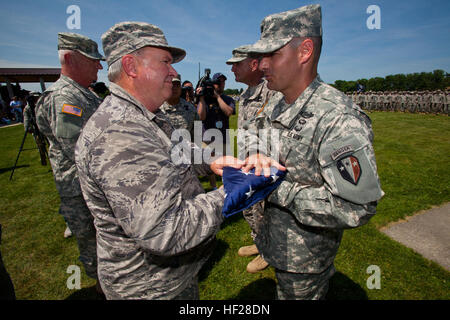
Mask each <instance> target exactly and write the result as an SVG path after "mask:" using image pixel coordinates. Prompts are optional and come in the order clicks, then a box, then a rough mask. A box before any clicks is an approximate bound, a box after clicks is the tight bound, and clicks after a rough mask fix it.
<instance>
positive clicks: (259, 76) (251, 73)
mask: <svg viewBox="0 0 450 320" xmlns="http://www.w3.org/2000/svg"><path fill="white" fill-rule="evenodd" d="M247 48H248V46H240V47H238V48H236V49H234V50H233V57H232V58H230V59H229V60H228V61H227V62H226V63H227V64H228V65H231V66H232V67H231V71H232V72H233V73H234V76H235V80H236V81H237V82H242V83H245V84H246V85H248V87H247V89H246V90H245V91H244V92H243V93H242V94H241V95H240V97H239V114H238V129H239V130H245V129H246V128H247V123H248V121H250V120H251V119H253V118H254V117H255V116H256V115H258V114H259V113H261V112H262V111H263V110H264V108H265V106H266V105H267V102H268V101H269V99H270V97H271V96H272V95H273V93H274V91H271V90H269V89H268V88H267V81H265V80H264V79H263V75H264V74H263V72H262V71H260V70H259V68H258V67H259V59H258V58H257V57H256V56H252V55H250V54H248V53H246V49H247ZM263 210H264V207H263V202H262V201H261V202H259V203H257V204H255V205H254V206H252V207H251V208H249V209H246V210H244V212H243V216H244V218H245V220H246V221H247V223H248V224H249V226H250V229H251V237H252V239H253V241H254V240H255V237H256V234H257V233H258V228H259V225H260V224H261V220H262V214H263ZM238 255H239V256H241V257H247V256H252V255H257V256H256V258H255V259H253V260H252V261H250V263H249V264H248V265H247V272H250V273H255V272H258V271H261V270H264V269H265V268H267V267H268V266H269V264H268V263H267V262H266V261H265V260H264V259H263V258H262V257H261V255H260V254H259V252H258V248H257V247H256V245H255V244H253V245H250V246H244V247H241V248H239V251H238Z"/></svg>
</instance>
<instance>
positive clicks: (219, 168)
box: [211, 156, 244, 176]
mask: <svg viewBox="0 0 450 320" xmlns="http://www.w3.org/2000/svg"><path fill="white" fill-rule="evenodd" d="M243 165H244V161H242V160H239V159H237V158H235V157H232V156H223V157H220V158H217V159H216V160H214V161H213V162H212V163H211V170H212V171H213V172H214V173H215V174H217V175H219V176H222V175H223V168H224V167H232V168H235V169H240V168H242V166H243Z"/></svg>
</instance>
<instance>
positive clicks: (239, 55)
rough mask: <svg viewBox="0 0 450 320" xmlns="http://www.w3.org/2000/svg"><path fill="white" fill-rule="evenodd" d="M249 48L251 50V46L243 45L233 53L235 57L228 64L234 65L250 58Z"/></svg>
mask: <svg viewBox="0 0 450 320" xmlns="http://www.w3.org/2000/svg"><path fill="white" fill-rule="evenodd" d="M249 48H251V45H243V46H240V47H237V48H236V49H234V50H233V52H232V53H233V57H231V58H230V59H228V60H227V62H226V64H233V63H237V62H241V61H244V60H245V59H247V58H248V57H249V54H248V52H247V51H248V49H249Z"/></svg>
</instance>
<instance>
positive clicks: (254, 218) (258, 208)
mask: <svg viewBox="0 0 450 320" xmlns="http://www.w3.org/2000/svg"><path fill="white" fill-rule="evenodd" d="M263 213H264V201H260V202H258V203H256V204H255V205H253V206H252V207H250V208H249V209H246V210H244V212H243V215H244V219H245V220H246V221H247V223H248V225H249V226H250V229H251V230H252V231H251V236H252V239H253V241H255V237H256V235H257V234H258V230H259V226H260V224H261V221H262V218H263Z"/></svg>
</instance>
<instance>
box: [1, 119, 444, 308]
mask: <svg viewBox="0 0 450 320" xmlns="http://www.w3.org/2000/svg"><path fill="white" fill-rule="evenodd" d="M370 117H371V119H372V121H373V128H374V133H375V141H374V147H375V152H376V157H377V164H378V172H379V175H380V178H381V184H382V188H383V190H384V191H385V193H386V195H385V197H384V198H383V199H382V200H381V202H380V204H379V206H378V213H377V215H376V216H375V217H374V218H373V219H372V220H371V221H370V222H369V223H368V224H367V225H365V226H363V227H361V228H357V229H353V230H347V231H345V233H344V237H343V241H342V244H341V247H340V249H339V252H338V255H337V257H336V261H335V266H336V269H337V271H338V272H337V273H336V275H335V276H334V277H333V278H332V281H331V285H330V291H329V294H328V298H329V299H336V300H341V299H450V290H449V289H450V273H449V272H447V271H446V270H444V269H443V268H441V267H440V266H439V265H437V264H436V263H434V262H431V261H429V260H426V259H424V258H422V257H421V256H420V255H419V254H417V253H415V252H414V251H413V250H411V249H409V248H406V247H405V246H403V245H401V244H399V243H397V242H395V241H393V240H391V239H390V238H388V237H387V236H385V235H384V234H383V233H381V232H380V231H379V228H381V227H383V226H386V225H387V224H389V223H391V222H394V221H398V220H401V219H404V218H405V217H407V216H410V215H412V214H414V213H415V212H417V211H420V210H424V209H428V208H431V207H433V206H438V205H440V204H443V203H445V202H448V201H450V186H449V181H450V176H449V175H450V158H449V155H450V120H449V117H447V116H440V115H439V116H436V115H422V114H406V113H405V114H404V113H387V112H373V113H371V114H370ZM235 126H236V116H233V117H232V119H231V127H232V128H234V127H235ZM0 137H1V140H2V141H1V144H2V150H3V152H2V155H1V156H0V183H1V201H0V223H1V224H2V226H3V237H2V244H1V252H2V255H3V260H4V262H5V265H6V268H7V270H8V272H9V273H10V276H11V278H12V280H13V283H14V286H15V290H16V296H17V298H18V299H94V298H95V294H94V289H93V286H94V284H95V281H94V280H92V279H90V278H88V277H87V276H86V275H85V274H84V271H83V273H82V279H81V286H82V289H81V290H69V289H67V287H66V281H67V279H68V277H69V276H70V274H68V273H66V270H67V268H68V267H69V266H70V265H79V266H81V263H80V262H79V261H78V260H77V258H78V250H77V246H76V240H75V239H73V238H70V239H64V238H63V232H64V229H65V224H64V220H63V218H62V217H61V216H60V215H59V214H58V207H59V198H58V195H57V192H56V188H55V185H54V182H53V176H52V172H51V169H50V166H49V165H48V166H47V167H44V166H41V165H40V161H39V153H38V151H37V150H36V149H32V150H25V151H23V152H22V154H21V156H20V159H19V162H18V168H17V169H16V171H15V173H14V177H13V180H12V181H9V176H10V174H11V170H12V166H13V165H14V161H15V159H16V156H17V152H18V149H19V146H20V143H21V141H22V137H23V127H22V126H15V127H9V128H2V129H0ZM34 147H35V145H34V141H33V139H32V137H31V136H28V138H27V140H26V143H25V148H27V149H31V148H34ZM202 183H203V185H204V187H205V189H207V190H208V189H209V183H208V182H207V179H202ZM217 238H218V242H217V247H216V250H215V252H214V254H213V256H212V257H211V259H210V260H209V261H208V263H207V264H206V265H205V266H204V268H203V269H202V271H201V274H200V298H201V299H219V300H221V299H247V300H250V299H273V298H275V283H276V282H275V281H276V280H275V272H274V270H273V268H268V269H266V270H264V271H263V272H261V273H258V274H249V273H247V272H246V271H245V268H246V265H247V263H248V262H249V261H250V260H251V259H252V258H251V257H249V258H241V257H238V255H237V250H238V249H239V247H241V246H242V245H249V244H251V243H252V241H251V237H250V228H249V227H248V225H247V223H246V222H245V220H244V219H243V218H242V215H235V216H233V217H231V218H229V219H227V220H226V221H225V222H224V224H223V226H222V229H221V231H220V232H219V233H218V235H217ZM370 265H377V266H378V267H379V268H380V270H381V289H372V290H370V289H368V288H367V285H366V281H367V279H368V277H369V276H370V274H367V272H366V270H367V268H368V267H369V266H370ZM82 270H83V269H82Z"/></svg>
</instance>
